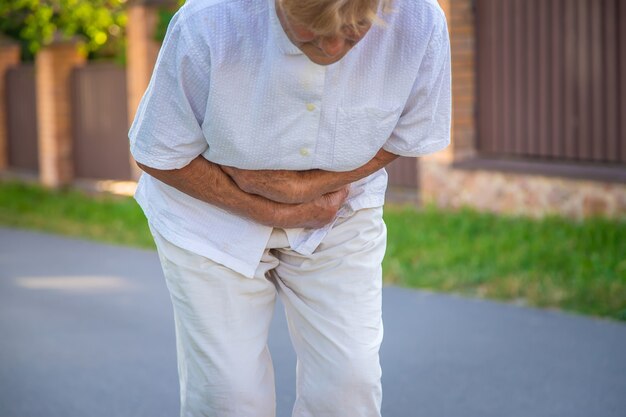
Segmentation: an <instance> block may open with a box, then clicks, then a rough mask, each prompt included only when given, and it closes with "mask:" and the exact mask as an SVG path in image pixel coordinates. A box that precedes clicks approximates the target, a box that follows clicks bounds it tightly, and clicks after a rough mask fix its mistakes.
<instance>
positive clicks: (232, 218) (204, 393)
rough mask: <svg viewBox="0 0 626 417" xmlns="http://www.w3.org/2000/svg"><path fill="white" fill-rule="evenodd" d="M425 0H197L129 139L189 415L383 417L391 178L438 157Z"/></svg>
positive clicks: (441, 104)
mask: <svg viewBox="0 0 626 417" xmlns="http://www.w3.org/2000/svg"><path fill="white" fill-rule="evenodd" d="M449 49H450V47H449V38H448V33H447V26H446V20H445V16H444V14H443V12H442V10H441V8H440V7H439V5H438V4H437V1H436V0H395V1H394V2H393V3H391V1H390V0H188V1H187V3H186V4H185V5H184V6H183V7H182V8H181V9H180V10H179V11H178V12H177V13H176V14H175V15H174V17H173V19H172V21H171V22H170V24H169V26H168V29H167V33H166V36H165V39H164V42H163V45H162V48H161V50H160V52H159V55H158V58H157V62H156V66H155V68H154V72H153V74H152V78H151V80H150V84H149V86H148V89H147V91H146V92H145V94H144V96H143V98H142V100H141V103H140V105H139V108H138V110H137V114H136V117H135V120H134V121H133V124H132V126H131V128H130V131H129V138H130V149H131V152H132V155H133V157H134V158H135V160H136V161H137V164H138V165H139V167H141V168H142V170H143V171H144V172H143V173H142V175H141V178H140V180H139V184H138V187H137V191H136V193H135V198H136V200H137V201H138V203H139V204H140V205H141V207H142V209H143V210H144V213H145V214H146V217H147V219H148V223H149V226H150V230H151V231H152V234H153V236H154V239H155V243H156V245H157V249H158V254H159V259H160V261H161V265H162V268H163V272H164V275H165V279H166V284H167V287H168V290H169V292H170V296H171V301H172V305H173V309H174V319H175V325H176V327H175V330H176V348H177V360H178V374H179V379H180V398H181V416H186V417H192V416H193V417H199V416H215V417H244V416H245V417H274V415H275V393H274V373H273V367H272V362H271V358H270V354H269V351H268V348H267V336H268V330H269V324H270V321H271V317H272V312H273V309H274V303H275V300H276V296H277V295H278V296H279V297H281V300H282V301H283V304H284V306H285V313H286V316H287V321H288V325H289V332H290V334H291V340H292V343H293V345H294V349H295V351H296V354H297V366H296V372H297V398H296V402H295V404H294V409H293V416H298V417H304V416H314V417H322V416H327V417H340V416H341V417H346V416H350V417H370V416H371V417H374V416H380V408H381V400H382V387H381V381H380V380H381V368H380V363H379V354H378V352H379V348H380V344H381V341H382V336H383V325H382V318H381V317H382V315H381V312H382V305H381V287H382V270H381V262H382V259H383V256H384V253H385V248H386V228H385V224H384V222H383V219H382V205H383V202H384V193H385V189H386V186H387V175H386V172H385V170H384V167H385V166H386V165H387V164H388V163H389V162H391V161H393V160H394V159H396V158H397V157H398V156H410V157H416V156H421V155H425V154H429V153H433V152H436V151H438V150H441V149H443V148H444V147H446V146H447V145H448V143H449V134H450V51H449Z"/></svg>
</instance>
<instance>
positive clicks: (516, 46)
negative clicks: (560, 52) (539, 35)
mask: <svg viewBox="0 0 626 417" xmlns="http://www.w3.org/2000/svg"><path fill="white" fill-rule="evenodd" d="M526 1H527V0H515V2H514V9H513V10H514V12H513V14H512V16H511V20H512V21H511V24H512V27H513V28H514V34H513V43H512V48H513V58H514V62H513V65H512V67H513V74H512V78H513V83H514V90H513V91H514V93H513V95H514V97H513V109H512V112H511V114H512V115H513V126H514V127H513V132H514V136H513V147H512V149H511V150H512V151H513V152H514V153H516V154H524V153H525V149H524V135H525V133H524V132H525V129H524V116H525V111H524V73H525V69H526V68H525V65H524V60H525V59H524V4H525V3H526Z"/></svg>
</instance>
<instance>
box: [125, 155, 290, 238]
mask: <svg viewBox="0 0 626 417" xmlns="http://www.w3.org/2000/svg"><path fill="white" fill-rule="evenodd" d="M137 165H138V166H139V167H140V168H141V169H142V170H144V171H146V172H147V173H148V174H150V175H151V176H153V177H155V178H156V179H158V180H159V181H162V182H164V183H165V184H167V185H169V186H171V187H174V188H176V189H177V190H180V191H182V192H184V193H185V194H188V195H190V196H192V197H194V198H197V199H198V200H202V201H204V202H206V203H209V204H212V205H215V206H217V207H220V208H222V209H225V210H227V211H229V212H231V213H233V214H237V215H239V216H243V217H247V218H250V219H252V220H255V221H257V222H259V223H262V224H266V225H269V226H277V225H278V223H280V222H281V219H279V218H277V217H278V216H279V215H280V214H281V210H283V211H284V210H286V209H287V207H286V205H285V204H280V203H276V202H273V201H270V200H268V199H266V198H264V197H261V196H258V195H253V194H248V193H245V192H243V191H242V190H241V189H239V187H237V185H236V184H235V183H234V182H233V181H232V179H231V178H230V177H229V176H228V175H226V174H225V173H224V172H223V171H222V170H221V169H220V167H219V165H217V164H214V163H212V162H210V161H208V160H206V159H205V158H204V157H202V156H198V157H197V158H196V159H194V160H193V161H191V162H190V163H189V164H188V165H186V166H185V167H183V168H180V169H172V170H160V169H155V168H151V167H148V166H145V165H143V164H139V163H138V164H137Z"/></svg>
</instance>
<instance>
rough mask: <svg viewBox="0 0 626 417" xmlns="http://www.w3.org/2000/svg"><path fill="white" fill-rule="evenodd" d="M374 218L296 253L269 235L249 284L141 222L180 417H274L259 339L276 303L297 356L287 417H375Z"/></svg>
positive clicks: (342, 222)
mask: <svg viewBox="0 0 626 417" xmlns="http://www.w3.org/2000/svg"><path fill="white" fill-rule="evenodd" d="M382 213H383V210H382V207H374V208H369V209H363V210H359V211H357V212H355V213H354V214H353V215H351V216H348V217H345V218H342V219H339V220H338V221H337V223H336V225H335V227H333V228H332V229H331V230H330V231H329V233H328V234H327V235H326V236H325V237H324V239H323V240H322V242H321V243H320V245H319V248H318V250H316V251H315V253H313V254H311V255H306V256H305V255H301V254H299V253H298V252H295V251H293V250H292V249H291V248H290V247H289V241H288V239H287V236H286V234H285V233H284V232H283V229H278V228H275V229H273V232H272V233H271V235H270V239H269V240H268V242H267V245H266V247H265V248H264V251H263V256H262V260H261V262H260V263H259V265H258V267H257V269H256V272H255V277H254V279H248V278H247V277H244V276H243V275H241V274H238V273H236V272H235V271H233V270H231V269H229V268H225V267H223V266H222V265H220V264H218V263H216V262H214V261H212V260H210V259H208V258H206V257H203V256H201V255H198V254H195V253H193V252H191V251H188V250H185V249H183V248H180V247H178V246H176V245H173V244H172V243H171V242H168V241H167V239H165V238H164V237H163V236H161V235H160V234H159V232H158V231H156V230H155V228H154V226H152V225H151V231H152V234H153V236H154V241H155V243H156V245H157V249H158V254H159V258H160V260H161V265H162V268H163V273H164V275H165V280H166V284H167V287H168V289H169V292H170V297H171V300H172V305H173V309H174V323H175V327H176V329H175V330H176V331H175V333H176V352H177V363H178V375H179V382H180V404H181V407H180V416H181V417H199V416H219V417H274V416H275V412H276V394H275V386H274V369H273V365H272V359H271V356H270V352H269V350H268V346H267V339H268V332H269V327H270V322H271V320H272V315H273V313H274V304H275V300H276V296H277V295H278V296H279V297H280V299H281V301H282V303H283V305H284V308H285V313H286V317H287V323H288V326H289V333H290V336H291V340H292V342H293V346H294V349H295V351H296V354H297V364H296V400H295V404H294V408H293V414H292V415H293V417H318V416H319V417H322V416H323V417H346V416H350V417H380V409H381V401H382V385H381V375H382V371H381V367H380V360H379V349H380V345H381V342H382V338H383V321H382V306H381V301H382V269H381V262H382V259H383V256H384V254H385V247H386V241H387V229H386V226H385V223H384V221H383V219H382Z"/></svg>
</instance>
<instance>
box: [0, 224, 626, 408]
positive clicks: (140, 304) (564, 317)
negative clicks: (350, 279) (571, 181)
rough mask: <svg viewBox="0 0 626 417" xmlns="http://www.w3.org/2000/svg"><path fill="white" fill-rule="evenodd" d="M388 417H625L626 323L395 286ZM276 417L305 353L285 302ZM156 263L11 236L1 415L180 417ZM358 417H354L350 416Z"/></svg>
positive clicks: (274, 345) (389, 301)
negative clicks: (296, 344) (295, 341)
mask: <svg viewBox="0 0 626 417" xmlns="http://www.w3.org/2000/svg"><path fill="white" fill-rule="evenodd" d="M383 311H384V317H383V320H384V326H385V338H384V342H383V346H382V348H381V363H382V368H383V391H384V394H383V416H384V417H422V416H423V417H474V416H476V417H490V416H493V417H516V416H520V417H547V416H550V417H552V416H554V417H557V416H558V417H560V416H563V417H577V416H581V417H583V416H584V417H589V416H594V417H595V416H599V417H613V416H616V417H618V416H619V417H625V416H626V325H625V324H623V323H618V322H613V321H609V320H603V319H594V318H587V317H582V316H579V315H574V314H566V313H562V312H558V311H549V310H539V309H531V308H526V307H521V306H517V305H513V304H505V303H498V302H491V301H485V300H481V299H471V298H464V297H458V296H450V295H443V294H436V293H428V292H423V291H414V290H406V289H400V288H396V287H385V289H384V292H383ZM269 345H270V349H271V352H272V358H273V361H274V367H275V371H276V390H277V394H276V398H277V410H278V412H277V416H278V417H289V416H290V415H291V407H292V405H293V401H294V398H295V388H294V384H295V373H294V366H295V355H294V352H293V350H292V348H291V344H290V341H289V336H288V333H287V328H286V322H285V318H284V314H283V310H282V307H281V306H280V304H277V307H276V314H275V315H274V321H273V323H272V328H271V334H270V340H269ZM175 349H176V348H175V339H174V322H173V313H172V307H171V303H170V299H169V294H168V292H167V287H166V286H165V281H164V279H163V275H162V272H161V269H160V265H159V261H158V257H157V255H156V252H154V251H149V250H140V249H130V248H126V247H119V246H112V245H105V244H100V243H94V242H90V241H85V240H79V239H71V238H66V237H59V236H56V235H49V234H42V233H35V232H30V231H22V230H14V229H8V228H0V417H57V416H58V417H91V416H93V417H131V416H132V417H143V416H145V417H160V416H163V417H176V416H178V406H179V398H178V378H177V370H176V351H175ZM346 417H350V416H346Z"/></svg>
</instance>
